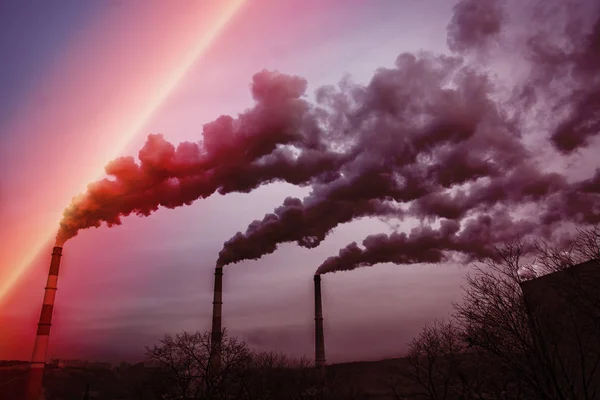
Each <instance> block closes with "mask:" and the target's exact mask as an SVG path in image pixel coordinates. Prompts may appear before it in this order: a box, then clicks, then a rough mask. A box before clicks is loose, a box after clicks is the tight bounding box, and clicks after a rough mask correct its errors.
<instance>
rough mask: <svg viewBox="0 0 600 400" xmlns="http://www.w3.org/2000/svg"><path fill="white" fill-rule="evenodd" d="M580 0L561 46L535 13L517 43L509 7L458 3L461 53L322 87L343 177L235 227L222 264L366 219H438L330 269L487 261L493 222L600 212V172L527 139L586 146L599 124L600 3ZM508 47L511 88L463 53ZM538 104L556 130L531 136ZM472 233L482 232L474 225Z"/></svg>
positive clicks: (534, 223) (599, 217) (589, 216)
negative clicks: (518, 215)
mask: <svg viewBox="0 0 600 400" xmlns="http://www.w3.org/2000/svg"><path fill="white" fill-rule="evenodd" d="M549 3H554V5H556V4H558V3H557V2H556V1H551V2H539V3H537V6H536V7H537V8H535V9H536V10H538V11H539V9H547V7H549V6H548V4H549ZM579 3H581V7H580V8H579V9H577V10H579V11H578V12H576V11H573V10H575V9H573V10H572V12H571V14H568V15H567V16H564V17H561V18H564V20H560V21H559V22H561V23H562V25H557V26H559V27H560V30H562V31H564V32H565V36H564V37H563V42H561V44H560V46H558V47H557V46H554V47H553V45H552V44H550V43H548V42H547V41H546V40H545V39H544V36H543V35H542V33H543V32H545V31H544V29H550V28H546V27H544V26H543V24H540V22H539V21H538V20H535V19H532V21H531V26H527V29H521V31H519V32H518V34H517V35H516V39H515V38H514V37H513V36H514V35H513V36H511V34H510V33H511V31H510V23H511V21H512V18H509V16H510V15H509V14H511V12H510V11H511V10H510V7H508V6H507V5H506V4H505V2H500V1H491V0H490V1H478V0H467V1H461V2H459V3H458V5H457V6H456V7H455V14H454V17H453V19H452V21H451V23H450V25H449V27H448V43H449V47H450V48H451V50H453V51H454V52H455V53H457V54H460V55H457V56H446V55H432V54H429V53H419V54H401V55H400V56H399V57H398V58H397V60H396V64H395V66H394V67H393V68H381V69H379V70H378V71H377V72H376V73H375V75H374V76H373V78H372V79H371V81H370V82H369V84H367V85H366V86H361V85H355V84H352V83H350V82H347V81H346V82H344V83H343V85H340V86H339V87H337V88H334V87H326V88H322V89H320V90H319V91H318V93H317V100H318V107H319V112H321V113H325V115H326V117H324V119H323V120H325V121H329V124H328V125H327V127H325V128H324V129H326V130H327V131H328V132H329V134H330V135H332V136H334V137H336V138H341V139H340V145H339V146H338V147H337V148H338V149H340V151H343V152H344V154H345V155H346V157H345V158H344V159H343V160H342V161H340V163H339V164H338V165H339V169H338V170H337V171H336V172H337V177H335V179H331V180H329V181H326V182H325V181H321V182H314V184H313V187H312V191H311V193H310V195H309V196H308V197H306V198H304V199H303V200H300V199H292V198H288V199H286V200H285V202H284V204H283V205H281V206H280V207H278V208H277V209H276V210H275V211H274V213H272V214H267V215H266V216H265V217H264V218H263V219H262V220H257V221H254V222H253V223H251V224H250V226H249V227H248V229H247V231H246V232H245V233H241V232H238V233H237V234H236V235H235V236H234V237H232V238H231V239H230V240H229V241H227V242H226V243H225V245H224V248H223V250H222V251H221V252H220V255H219V260H218V264H219V265H225V264H229V263H234V262H238V261H241V260H244V259H257V258H260V257H262V256H263V255H265V254H269V253H272V252H274V251H275V250H276V249H277V246H278V244H280V243H285V242H296V243H298V244H299V245H301V246H304V247H308V248H312V247H315V246H318V245H319V244H320V243H321V242H322V241H323V240H324V239H325V237H326V236H327V235H328V234H329V233H330V232H331V231H332V230H333V229H334V228H335V227H336V226H337V225H339V224H341V223H345V222H349V221H352V220H354V219H356V218H360V217H366V216H377V217H383V218H387V217H396V218H400V219H402V218H405V217H416V218H419V219H421V220H422V221H428V222H433V221H435V220H438V219H440V220H442V228H440V231H435V230H432V229H430V228H419V229H418V230H416V231H413V232H412V233H411V235H409V236H406V235H402V234H394V235H391V236H376V237H375V239H373V238H370V239H368V240H366V241H365V243H364V245H365V249H364V250H361V249H359V248H358V246H356V245H355V244H354V245H350V246H349V247H348V248H346V249H344V250H343V251H342V252H343V256H342V254H341V255H340V257H338V258H334V259H332V261H330V262H329V263H328V262H326V263H325V264H327V265H337V267H330V266H328V267H323V268H324V270H327V271H330V270H332V268H333V269H335V268H342V269H343V268H346V267H344V266H343V265H342V264H344V263H347V265H350V264H351V265H355V266H356V265H372V264H373V263H377V262H384V261H385V260H386V257H388V258H389V259H387V261H392V262H401V263H405V262H440V261H443V260H445V259H446V258H447V257H450V256H452V254H454V253H456V252H460V253H463V254H466V255H470V256H482V255H484V254H486V251H488V250H486V249H489V248H490V246H491V245H493V244H495V243H497V242H498V241H502V240H506V239H507V236H506V235H504V234H500V233H498V232H492V233H490V232H489V229H492V228H491V227H492V226H500V227H502V228H506V232H513V234H514V232H516V231H515V229H517V228H516V227H518V229H517V230H518V231H519V232H520V233H521V234H530V233H537V234H544V235H548V234H549V233H551V232H552V230H553V228H554V227H556V226H557V224H560V223H564V222H567V221H570V222H574V223H577V224H586V223H596V222H598V221H600V190H599V186H600V185H599V182H598V181H599V176H600V172H598V171H597V172H596V175H595V176H594V177H592V178H590V179H587V180H583V181H580V182H572V181H571V180H570V179H569V178H568V176H567V175H566V174H559V173H557V172H552V171H553V168H551V167H552V166H551V165H549V166H546V165H543V164H541V163H540V161H539V160H538V158H537V157H536V156H537V149H536V148H532V147H531V146H530V145H529V144H528V143H529V142H528V138H529V137H530V136H531V135H532V134H533V135H538V136H539V135H542V136H544V137H545V139H546V142H547V143H549V144H551V146H552V147H553V148H554V149H555V151H556V157H558V158H560V157H564V156H563V155H565V154H570V153H573V152H575V151H576V150H578V149H581V148H583V147H585V146H589V145H591V144H592V142H593V138H594V136H595V135H597V134H598V133H599V132H600V111H599V110H600V108H599V107H598V101H599V100H598V99H599V98H598V93H599V92H598V87H599V86H598V84H599V79H600V74H598V73H597V72H598V69H599V68H598V67H600V56H599V55H598V54H599V53H598V51H597V50H598V46H599V45H598V36H599V33H600V8H599V7H597V6H595V5H594V4H592V3H591V2H583V1H581V2H579ZM513 6H514V5H513ZM544 7H546V8H544ZM559 8H560V7H559ZM517 11H518V10H517ZM584 11H585V12H584ZM513 12H515V11H514V10H513ZM580 17H581V18H580ZM574 21H577V22H578V23H579V24H578V25H577V29H575V27H574V24H575V23H574ZM506 38H510V40H508V39H506ZM507 43H508V44H511V45H514V46H515V48H514V49H512V51H513V52H514V53H515V54H522V55H523V57H522V58H524V59H525V60H527V63H528V64H527V65H528V68H529V69H528V71H529V72H528V75H527V77H528V78H527V84H526V85H524V86H523V87H521V86H518V85H517V86H516V87H515V88H513V90H512V92H511V93H512V94H511V95H510V96H508V97H506V96H503V95H502V93H504V92H503V91H502V90H501V89H502V88H500V87H499V86H498V85H499V84H498V83H497V82H496V80H495V79H494V78H493V75H491V74H490V73H489V72H488V69H487V68H482V67H481V65H480V64H471V63H469V62H468V61H467V59H468V58H469V57H470V54H472V53H481V52H485V51H486V50H488V49H492V48H493V49H492V50H494V51H496V52H502V51H505V50H506V47H507V46H508V44H507ZM557 49H558V50H557ZM559 50H560V51H559ZM515 54H512V56H513V57H514V56H515ZM464 57H466V58H464ZM525 97H527V101H524V98H525ZM534 104H535V107H534V106H533V105H534ZM525 105H527V107H525ZM544 107H545V108H544ZM540 110H541V111H540ZM541 112H545V113H547V114H550V116H551V117H552V118H550V116H549V117H548V120H549V121H550V120H551V121H553V123H552V124H550V123H549V125H550V126H551V127H550V129H549V132H548V133H544V132H529V131H524V129H525V128H526V127H527V126H528V125H527V124H526V123H525V122H526V121H527V122H530V121H531V120H532V119H533V120H535V119H536V118H538V117H539V115H540V113H541ZM592 161H593V160H592ZM596 162H597V161H596ZM548 167H550V168H548ZM333 175H335V174H332V175H331V176H333ZM532 204H533V205H535V214H534V215H531V216H530V218H528V220H527V221H526V222H524V221H520V222H512V217H511V216H510V213H509V211H510V210H516V209H518V208H519V207H521V206H524V205H532ZM486 221H487V222H486ZM486 224H487V225H486ZM486 226H487V227H488V231H486V230H485V229H484V228H485V227H486ZM450 227H454V228H456V229H455V230H454V228H453V229H450ZM461 228H462V229H461ZM476 228H477V229H478V230H479V231H480V232H482V234H481V236H480V237H476V236H475V235H472V234H471V233H470V232H472V231H473V230H475V229H476ZM494 229H496V228H494ZM484 233H485V234H484ZM384 238H387V239H384ZM475 239H477V240H475ZM469 243H471V245H469ZM386 246H387V247H386ZM427 246H430V247H429V250H426V251H425V250H424V249H425V248H426V247H427ZM431 246H433V247H431ZM392 248H398V249H403V250H399V252H398V251H391V250H390V249H392ZM413 249H414V251H413ZM416 249H419V250H418V251H417V250H416ZM402 251H404V253H402ZM408 254H410V255H408ZM336 260H339V261H336ZM352 260H354V261H352ZM340 263H341V264H340ZM344 265H346V264H344ZM350 269H351V268H350Z"/></svg>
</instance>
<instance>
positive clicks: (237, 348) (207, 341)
mask: <svg viewBox="0 0 600 400" xmlns="http://www.w3.org/2000/svg"><path fill="white" fill-rule="evenodd" d="M211 352H212V346H211V336H210V332H203V333H200V332H195V333H189V332H183V333H180V334H177V335H175V337H173V336H171V335H166V336H165V337H164V338H163V339H162V340H160V342H159V344H157V345H155V346H154V347H152V348H148V349H147V353H146V355H147V357H148V359H149V360H153V361H158V362H160V363H161V364H162V365H163V368H162V369H160V370H159V372H157V375H156V376H155V377H154V378H155V379H154V384H155V389H156V391H157V392H158V393H157V394H158V395H159V396H160V398H162V399H165V400H167V399H168V400H170V399H173V400H175V399H177V400H179V399H181V400H187V399H201V398H202V399H204V398H206V399H219V398H227V397H228V394H229V393H228V392H229V391H230V390H232V389H233V388H235V387H237V386H239V380H240V379H241V377H243V376H244V375H245V369H247V368H248V366H249V365H250V364H251V361H252V353H251V351H250V350H249V349H248V348H247V346H246V344H245V343H243V342H240V341H238V340H237V339H236V338H231V337H229V336H228V335H227V334H226V332H225V330H224V331H223V339H222V348H221V359H222V366H221V369H220V370H219V371H218V372H217V371H212V369H211V368H212V364H211V363H210V362H209V360H210V358H211V356H212V354H211ZM157 378H160V379H157Z"/></svg>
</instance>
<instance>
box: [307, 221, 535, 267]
mask: <svg viewBox="0 0 600 400" xmlns="http://www.w3.org/2000/svg"><path fill="white" fill-rule="evenodd" d="M535 227H536V224H533V223H531V222H530V221H526V220H521V221H513V220H512V219H511V217H510V216H509V215H507V214H506V213H504V212H496V213H494V214H492V215H488V214H485V215H479V216H477V217H475V218H471V219H469V220H467V221H466V222H465V226H464V227H463V229H462V230H461V226H460V223H459V222H457V221H454V220H447V219H443V220H441V221H440V227H439V229H433V228H431V227H429V226H421V227H418V228H414V229H412V231H411V232H410V234H409V235H407V234H405V233H392V234H390V235H386V234H378V235H371V236H368V237H367V238H366V239H365V240H364V241H363V247H364V248H363V249H361V248H360V247H359V246H358V245H357V244H356V242H353V243H351V244H349V245H348V246H347V247H346V248H344V249H342V250H340V252H339V254H338V255H337V256H335V257H329V258H328V259H327V260H325V262H323V264H321V266H320V267H319V268H318V269H317V272H316V273H317V274H324V273H327V272H335V271H350V270H353V269H356V268H358V267H364V266H372V265H374V264H378V263H386V262H392V263H396V264H417V263H440V262H444V261H448V260H451V259H452V256H453V255H457V253H458V255H459V256H461V258H462V261H471V260H477V259H480V258H486V257H493V256H494V248H493V247H492V245H493V244H494V243H499V242H501V241H506V240H510V239H512V238H514V237H515V236H514V235H519V234H523V233H529V232H530V231H531V230H533V229H535ZM459 231H460V232H459Z"/></svg>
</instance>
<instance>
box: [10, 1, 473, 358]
mask: <svg viewBox="0 0 600 400" xmlns="http://www.w3.org/2000/svg"><path fill="white" fill-rule="evenodd" d="M225 3H226V2H216V1H215V2H206V3H203V4H204V5H205V6H203V7H199V6H197V5H196V4H197V3H180V4H178V7H176V8H174V7H171V6H166V3H164V2H159V1H156V2H145V3H144V6H140V5H139V4H135V5H134V4H133V3H128V2H122V3H115V4H117V5H115V6H111V7H105V8H103V9H102V10H101V12H98V13H97V14H96V15H94V16H93V17H90V18H89V21H87V23H86V24H85V27H84V28H83V29H82V30H81V31H79V32H78V33H77V35H73V37H70V38H69V40H67V41H63V42H61V46H57V48H56V52H55V53H54V55H53V58H52V62H51V63H49V65H47V66H46V67H45V68H44V69H43V78H38V79H39V82H40V84H39V86H36V87H32V88H30V89H29V90H30V91H29V92H28V94H27V95H26V96H25V97H24V100H22V101H20V102H19V104H17V106H16V111H15V113H14V114H13V116H12V118H11V119H10V120H8V121H7V122H6V123H4V121H3V124H2V125H3V126H2V129H3V130H6V131H7V132H10V136H9V137H8V139H7V142H6V144H7V146H8V147H5V150H6V149H8V148H10V151H6V153H5V154H6V155H5V156H4V152H3V156H4V161H5V164H4V165H6V166H8V173H6V174H3V175H2V181H0V184H1V186H0V190H1V191H0V196H1V197H0V202H1V203H0V206H1V208H0V217H1V218H2V225H1V226H0V246H1V247H0V283H2V282H6V281H7V280H8V279H9V277H10V276H11V275H12V274H13V273H14V271H15V269H16V268H19V267H18V266H20V265H22V264H23V263H25V264H27V265H29V267H28V268H25V269H24V272H23V273H22V274H20V277H19V279H18V280H17V281H16V284H14V285H11V287H10V290H9V291H8V292H7V293H6V294H4V296H3V297H2V298H1V299H0V326H1V327H2V328H1V329H0V359H7V358H20V359H27V358H28V357H29V355H30V352H31V348H32V345H33V334H34V332H35V324H36V320H37V318H38V313H39V309H40V306H41V300H42V297H43V287H44V282H45V277H46V274H47V268H48V263H49V260H50V251H51V250H50V249H51V246H52V243H51V242H48V239H50V237H51V236H52V235H53V232H52V231H53V230H54V229H55V228H56V227H57V224H58V220H59V218H60V215H61V212H62V210H63V209H64V207H65V206H66V205H67V204H68V203H69V202H70V199H71V198H72V197H73V196H74V195H76V194H78V193H79V192H81V191H82V190H83V189H84V188H85V185H86V184H87V182H89V181H90V180H92V179H95V178H96V177H97V176H98V175H99V174H100V173H101V172H102V168H103V166H104V165H105V164H106V163H107V162H108V161H110V160H111V159H112V158H114V157H115V156H118V155H121V154H131V155H135V154H136V153H137V150H138V149H139V147H140V146H141V144H142V143H143V142H144V141H145V138H146V136H147V134H149V133H163V134H164V135H165V137H166V138H167V139H168V140H170V141H171V142H174V143H177V142H180V141H183V140H190V141H196V140H198V139H199V135H200V132H201V129H202V124H204V123H206V122H209V121H211V120H213V119H215V118H216V117H218V116H219V115H221V114H233V115H235V114H236V113H238V112H240V111H242V110H243V109H245V108H247V107H249V106H250V105H251V97H250V93H249V90H248V85H249V83H250V81H251V77H252V75H253V74H254V73H255V72H257V71H259V70H261V69H263V68H267V69H277V70H280V71H281V72H285V73H291V74H298V75H300V76H302V77H304V78H306V79H307V80H308V82H309V91H311V92H312V90H314V89H315V88H316V87H318V86H320V85H322V84H333V83H336V82H337V81H338V80H339V79H340V78H342V77H343V76H344V74H346V73H350V74H351V75H352V76H353V77H354V78H355V80H357V81H360V82H363V81H367V80H368V79H369V77H370V75H371V74H372V73H373V71H374V70H375V69H376V68H377V67H380V66H389V65H391V64H392V63H393V61H394V59H395V58H396V56H397V55H398V53H400V52H402V51H414V50H418V49H421V48H424V49H428V50H434V51H443V50H444V49H445V46H446V45H445V35H446V32H445V26H446V23H447V21H448V20H449V18H450V10H451V4H449V3H446V2H442V1H438V2H433V3H431V4H425V2H414V1H408V0H407V1H395V0H389V1H386V0H378V1H372V2H368V3H369V4H368V5H367V4H366V2H363V1H357V0H352V1H341V0H340V1H328V2H320V1H295V0H294V1H289V2H287V1H286V2H281V1H276V0H259V1H252V2H248V3H247V4H244V5H243V6H242V7H240V9H239V10H238V12H237V13H236V14H235V15H234V16H233V17H232V18H231V20H230V21H229V23H228V24H227V25H226V26H224V28H223V29H222V30H220V31H219V32H218V35H217V36H216V37H215V40H214V41H212V42H211V43H210V45H208V46H207V47H206V51H198V49H199V44H201V43H204V42H203V41H207V40H208V39H206V37H207V35H210V34H211V33H215V30H216V29H217V28H215V25H218V21H219V18H222V16H223V14H224V13H227V12H228V11H227V10H225V9H226V8H228V7H230V8H233V6H232V5H230V4H229V5H226V4H225ZM409 3H410V7H407V5H408V4H409ZM217 30H218V29H217ZM206 43H207V44H208V42H206ZM196 53H201V54H198V55H199V57H197V59H196V60H195V62H194V63H193V64H192V65H191V67H190V68H189V71H188V72H187V73H186V74H185V75H184V76H183V78H182V79H181V80H177V79H175V78H174V77H178V76H179V75H180V74H181V72H182V66H187V64H188V60H190V57H191V55H194V57H193V58H196V57H195V55H196ZM40 73H41V72H40ZM175 81H177V83H176V85H172V84H173V83H175ZM171 86H172V90H171ZM163 94H168V95H167V96H163ZM3 145H4V143H3ZM304 193H306V190H305V189H299V188H295V187H291V186H289V185H284V184H277V185H270V186H268V187H264V188H261V189H259V190H257V191H256V192H254V193H252V194H247V195H246V194H244V195H240V194H232V195H228V196H226V197H223V196H219V195H215V196H213V197H211V198H209V199H207V200H204V201H202V200H201V201H197V202H196V203H194V204H193V205H192V206H189V207H183V208H179V209H176V210H160V211H159V212H157V213H156V214H153V215H152V216H150V217H149V218H138V217H127V218H125V219H124V224H123V226H119V227H115V228H111V229H109V228H106V227H103V228H101V229H91V230H86V231H83V232H81V233H80V234H79V235H78V236H77V237H76V238H74V239H73V240H71V241H69V242H68V243H67V244H66V246H65V249H64V257H63V263H62V266H61V268H62V269H61V276H60V280H59V291H58V294H57V299H56V307H55V314H54V320H53V327H52V333H51V339H50V349H49V354H48V355H49V356H50V357H90V358H109V359H112V360H114V359H119V358H122V359H126V358H129V359H136V358H139V357H140V356H141V353H142V352H143V346H145V345H151V344H152V343H154V342H155V341H156V340H157V339H158V338H160V337H161V336H162V335H163V334H165V333H174V332H178V331H181V330H184V329H186V330H196V329H200V330H203V329H208V328H209V326H210V313H211V306H212V305H211V301H212V276H213V275H212V272H213V271H212V269H213V268H214V263H215V260H216V257H217V254H218V251H219V250H220V249H221V246H222V244H223V242H224V241H225V240H227V239H228V238H229V237H230V236H231V235H232V234H234V233H235V232H237V231H238V230H243V229H245V227H246V226H247V224H248V223H249V222H250V221H252V220H253V219H256V218H259V217H262V215H264V214H265V213H266V212H270V211H271V210H272V209H273V207H274V206H276V205H278V204H280V203H281V201H282V200H283V199H284V198H285V197H287V196H290V195H293V196H301V195H302V194H304ZM380 231H384V232H388V231H390V228H389V227H388V226H386V225H385V224H383V223H381V222H377V221H357V222H355V223H353V224H349V225H345V226H342V227H340V228H338V229H337V230H336V231H335V233H334V234H333V235H332V236H331V237H329V238H328V239H327V240H326V241H325V242H324V243H323V245H322V246H320V247H318V248H316V249H313V250H307V249H301V248H298V247H296V246H294V245H284V246H283V247H282V249H281V250H280V251H278V252H276V253H275V254H273V255H270V256H267V257H264V258H263V259H261V260H259V261H252V262H244V263H241V264H239V265H232V266H230V267H228V268H227V269H226V271H225V293H224V324H225V326H226V327H227V328H228V330H229V331H230V333H232V334H235V335H239V336H241V337H242V338H244V339H247V340H248V341H249V343H250V344H251V345H252V346H255V347H260V348H264V349H270V350H282V351H285V352H288V353H290V354H291V355H295V356H302V355H303V354H307V355H310V354H311V353H312V292H311V288H312V274H313V272H314V269H315V268H316V266H318V265H319V264H320V263H321V262H322V261H323V260H324V259H325V258H326V257H327V256H329V255H331V254H334V253H336V252H337V251H338V249H339V248H341V247H343V246H345V245H346V244H347V243H348V242H350V241H352V240H362V239H363V238H364V237H365V236H366V235H368V234H371V233H376V232H380ZM39 246H42V250H41V252H39V253H38V251H37V250H38V247H39ZM29 259H33V262H32V263H29V262H27V260H29ZM464 272H465V270H463V269H459V268H457V267H455V266H448V265H446V266H427V267H421V266H411V267H397V266H396V267H394V266H379V267H377V268H376V269H365V270H360V271H356V272H352V273H347V274H335V275H331V276H326V277H325V278H324V282H323V289H324V302H325V304H324V307H325V329H326V340H327V351H328V358H330V359H331V360H332V361H336V360H349V359H356V358H361V359H373V358H380V357H384V356H390V355H397V354H400V353H402V351H403V350H404V349H405V344H406V342H407V341H408V340H410V339H411V338H412V337H413V336H414V334H415V333H417V331H418V329H419V327H420V326H421V325H422V324H423V323H424V322H425V321H428V320H430V319H432V318H435V317H439V316H444V315H445V314H446V313H447V311H448V310H449V309H450V302H451V301H452V300H457V299H458V297H459V293H460V292H459V287H460V284H461V276H462V275H463V274H464ZM432 293H433V294H435V296H432ZM365 339H373V340H365ZM375 339H376V340H375ZM349 349H350V350H349Z"/></svg>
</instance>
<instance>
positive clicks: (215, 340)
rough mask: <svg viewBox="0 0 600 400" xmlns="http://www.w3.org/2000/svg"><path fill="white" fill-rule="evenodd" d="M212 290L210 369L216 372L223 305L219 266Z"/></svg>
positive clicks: (221, 271)
mask: <svg viewBox="0 0 600 400" xmlns="http://www.w3.org/2000/svg"><path fill="white" fill-rule="evenodd" d="M214 292H215V294H214V299H213V319H212V334H211V365H212V370H213V371H214V372H215V373H218V372H219V371H220V369H221V345H222V343H221V342H222V339H223V337H222V336H223V335H222V328H221V324H222V321H221V308H222V305H223V268H222V267H220V266H217V267H216V268H215V288H214Z"/></svg>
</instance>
